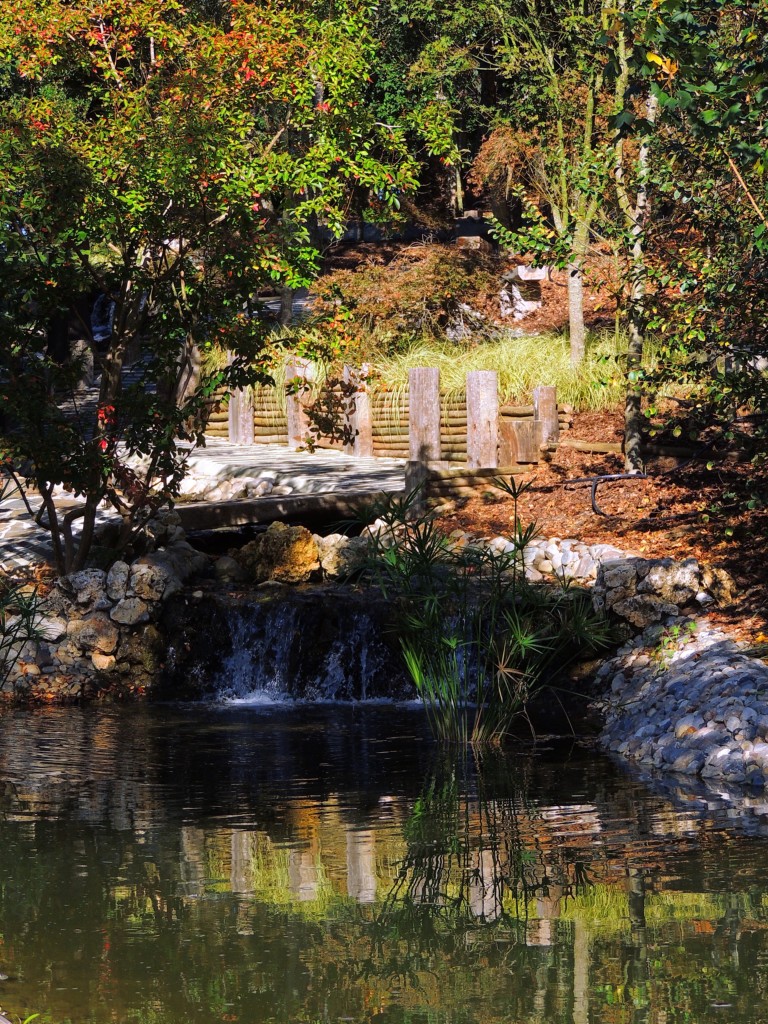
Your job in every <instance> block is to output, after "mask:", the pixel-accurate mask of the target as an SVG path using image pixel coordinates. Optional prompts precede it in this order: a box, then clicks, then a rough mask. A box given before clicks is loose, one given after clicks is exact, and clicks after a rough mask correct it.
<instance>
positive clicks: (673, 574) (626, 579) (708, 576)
mask: <svg viewBox="0 0 768 1024" xmlns="http://www.w3.org/2000/svg"><path fill="white" fill-rule="evenodd" d="M733 589H734V588H733V581H732V580H731V578H730V576H729V575H728V573H727V572H725V570H723V569H714V568H712V567H709V566H704V567H702V566H701V565H700V564H699V563H698V562H697V561H696V559H695V558H686V559H684V560H683V561H682V562H676V561H674V560H673V559H671V558H653V559H646V558H617V559H610V560H608V561H604V562H602V564H601V565H600V567H599V568H598V572H597V579H596V581H595V589H594V592H593V603H594V605H595V608H597V609H598V610H605V611H609V612H613V614H614V615H617V616H618V617H619V618H623V619H626V621H627V622H630V623H631V624H632V625H633V626H637V627H639V628H641V629H644V628H645V627H646V626H649V625H651V624H652V623H654V622H659V621H661V620H662V619H663V618H664V617H665V616H667V615H677V614H678V613H679V611H680V609H682V608H686V607H688V606H690V605H692V604H697V605H699V606H706V605H708V604H712V603H715V602H716V603H717V604H720V605H721V606H722V605H726V606H727V605H728V604H729V603H730V602H731V601H732V600H733Z"/></svg>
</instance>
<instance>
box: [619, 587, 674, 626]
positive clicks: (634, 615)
mask: <svg viewBox="0 0 768 1024" xmlns="http://www.w3.org/2000/svg"><path fill="white" fill-rule="evenodd" d="M610 609H611V611H612V612H613V613H614V615H618V616H619V618H620V619H626V621H627V622H629V623H631V624H632V625H633V626H637V628H638V629H645V628H646V627H647V626H652V625H653V624H654V623H655V622H661V620H662V619H663V618H666V616H668V615H677V613H678V607H677V605H676V604H671V603H670V602H669V601H664V600H662V598H660V597H656V596H655V595H653V594H633V595H632V596H631V597H627V598H624V599H623V600H621V601H617V602H616V603H615V604H612V605H610Z"/></svg>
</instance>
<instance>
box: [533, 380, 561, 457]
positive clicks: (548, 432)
mask: <svg viewBox="0 0 768 1024" xmlns="http://www.w3.org/2000/svg"><path fill="white" fill-rule="evenodd" d="M533 418H534V419H535V420H539V421H540V422H541V427H540V428H539V429H540V431H541V434H540V437H541V442H540V443H541V444H549V443H550V442H553V443H555V444H557V442H558V441H559V440H560V423H559V421H558V418H557V388H554V387H543V386H542V387H538V388H534V389H533Z"/></svg>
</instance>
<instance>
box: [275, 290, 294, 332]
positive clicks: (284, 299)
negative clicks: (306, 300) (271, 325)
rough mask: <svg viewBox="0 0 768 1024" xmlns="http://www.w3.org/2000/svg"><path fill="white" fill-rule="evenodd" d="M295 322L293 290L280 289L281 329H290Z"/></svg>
mask: <svg viewBox="0 0 768 1024" xmlns="http://www.w3.org/2000/svg"><path fill="white" fill-rule="evenodd" d="M292 320H293V288H288V287H284V288H281V289H280V316H279V320H278V322H279V324H280V326H281V327H290V326H291V321H292Z"/></svg>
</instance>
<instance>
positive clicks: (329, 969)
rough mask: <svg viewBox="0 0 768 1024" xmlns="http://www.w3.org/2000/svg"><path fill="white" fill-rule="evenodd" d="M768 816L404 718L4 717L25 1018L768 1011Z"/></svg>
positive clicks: (310, 1018)
mask: <svg viewBox="0 0 768 1024" xmlns="http://www.w3.org/2000/svg"><path fill="white" fill-rule="evenodd" d="M767 822H768V802H766V801H763V800H762V798H760V797H757V796H755V797H754V798H748V799H746V800H741V799H738V798H736V797H735V795H734V794H728V793H724V792H709V793H708V792H705V791H696V790H680V789H676V788H675V785H671V784H668V783H665V784H663V785H662V784H661V783H658V782H654V781H653V780H651V781H650V782H647V783H646V782H643V781H642V780H638V779H633V778H630V777H629V776H627V775H625V774H623V773H622V771H621V770H619V769H618V768H617V767H615V766H614V765H613V764H612V763H611V762H608V761H606V760H604V759H602V758H600V757H598V756H597V755H595V754H594V753H592V752H590V751H589V750H586V749H581V748H579V747H578V746H574V745H572V744H569V743H562V742H559V743H557V744H554V743H553V744H550V745H549V746H548V745H547V744H540V749H539V750H538V751H537V752H536V753H535V754H534V755H530V754H527V753H521V754H519V755H509V756H507V757H506V758H490V757H489V758H485V759H484V761H483V762H482V763H481V764H478V763H476V762H474V761H473V760H472V759H468V760H465V761H462V762H460V763H456V762H455V761H452V760H446V759H443V758H440V757H439V756H437V754H436V751H435V749H434V747H433V746H432V744H431V743H430V741H429V739H428V736H427V734H426V730H425V725H424V721H423V717H422V716H421V714H420V713H419V712H418V711H416V710H414V709H396V708H392V707H375V706H374V707H357V708H351V707H347V708H343V707H330V706H321V707H314V708H308V707H305V708H299V707H294V708H269V707H262V708H248V707H229V708H227V707H200V706H197V707H171V706H164V707H163V706H154V707H152V706H149V707H121V708H85V709H41V710H39V711H11V712H7V713H6V714H5V715H4V716H3V717H2V718H0V830H1V831H0V971H1V972H2V974H3V975H5V976H7V978H6V979H5V980H3V981H2V982H0V1006H1V1007H2V1010H3V1012H4V1013H5V1014H7V1015H9V1016H10V1017H12V1018H14V1017H16V1016H20V1017H24V1016H25V1015H26V1014H27V1013H31V1012H39V1013H40V1014H41V1019H42V1021H52V1022H58V1024H61V1022H65V1021H73V1022H78V1024H81V1022H94V1024H96V1022H98V1024H106V1022H129V1021H131V1022H132V1021H136V1022H139V1021H141V1022H142V1024H154V1022H158V1024H159V1022H162V1024H166V1022H167V1024H177V1022H178V1024H181V1022H190V1021H198V1020H199V1021H205V1022H206V1024H210V1022H218V1021H226V1022H233V1021H238V1022H245V1024H261V1022H284V1021H285V1022H289V1021H290V1022H308V1024H309V1022H319V1021H322V1022H334V1024H335V1022H357V1021H373V1020H376V1021H380V1022H382V1024H388V1022H393V1024H405V1022H418V1024H432V1022H435V1024H437V1022H456V1024H473V1022H481V1021H482V1022H484V1024H489V1022H493V1021H504V1022H516V1024H522V1022H533V1021H536V1022H552V1024H559V1022H573V1024H585V1022H595V1021H606V1022H646V1021H648V1022H658V1024H662V1022H666V1024H673V1022H678V1021H680V1022H682V1021H688V1022H701V1021H710V1020H713V1021H723V1020H728V1021H739V1022H747V1021H749V1022H758V1021H765V1020H766V1019H768V970H766V968H768V839H766V838H765V834H766V832H768V824H766V823H767Z"/></svg>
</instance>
